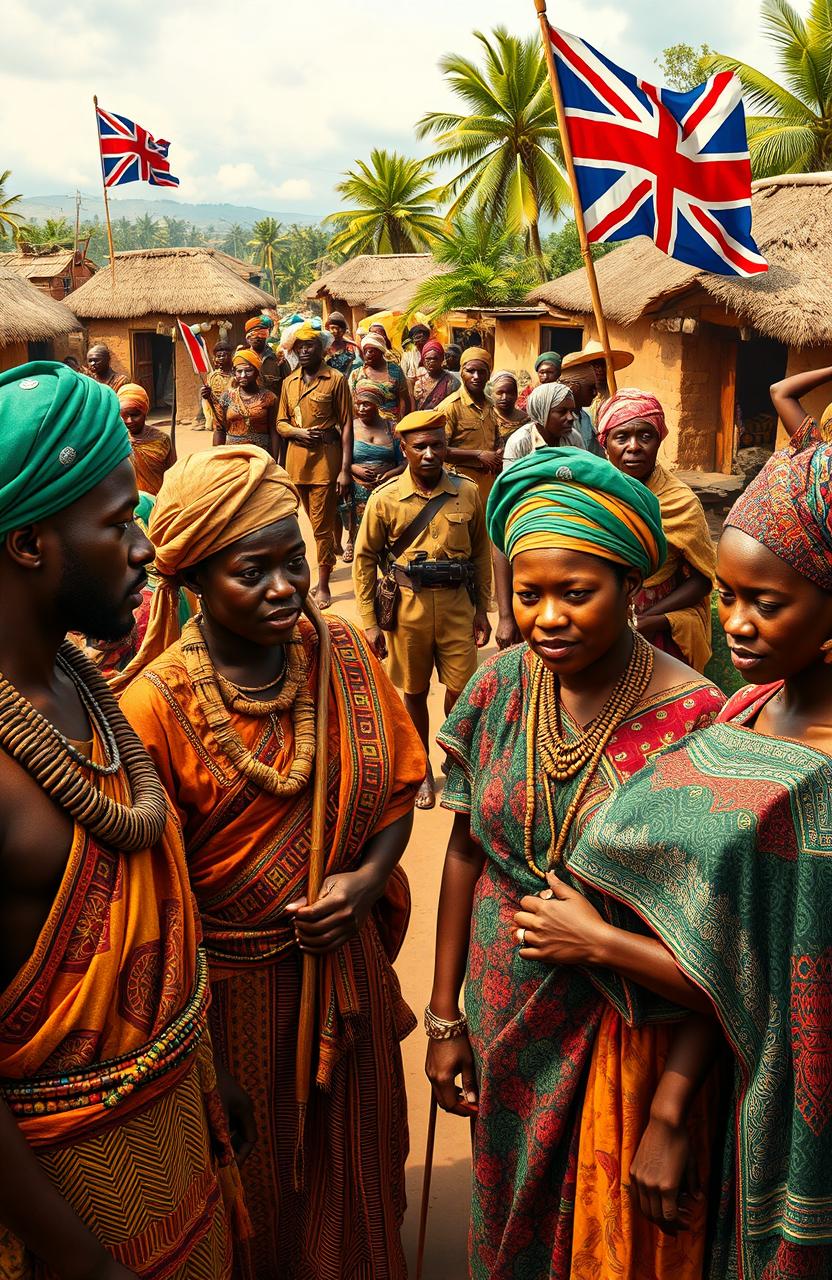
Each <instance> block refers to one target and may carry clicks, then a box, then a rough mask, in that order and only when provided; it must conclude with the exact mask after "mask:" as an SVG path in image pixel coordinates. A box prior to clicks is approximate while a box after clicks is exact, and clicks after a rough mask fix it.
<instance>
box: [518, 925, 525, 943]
mask: <svg viewBox="0 0 832 1280" xmlns="http://www.w3.org/2000/svg"><path fill="white" fill-rule="evenodd" d="M517 941H518V943H519V945H520V946H521V947H525V945H526V930H525V929H518V930H517Z"/></svg>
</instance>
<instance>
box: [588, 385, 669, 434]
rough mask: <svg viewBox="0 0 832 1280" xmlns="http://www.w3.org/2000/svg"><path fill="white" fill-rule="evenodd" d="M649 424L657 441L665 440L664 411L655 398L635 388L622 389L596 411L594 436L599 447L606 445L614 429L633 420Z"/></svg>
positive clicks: (665, 424)
mask: <svg viewBox="0 0 832 1280" xmlns="http://www.w3.org/2000/svg"><path fill="white" fill-rule="evenodd" d="M636 418H637V419H638V420H639V421H640V422H650V423H652V424H653V426H654V427H655V428H656V430H657V431H658V433H659V440H665V439H667V423H666V422H665V418H664V409H663V408H662V406H661V405H660V404H659V402H658V400H657V399H656V397H655V396H651V395H650V393H649V391H639V390H638V389H637V388H636V387H624V388H623V390H621V391H619V392H618V393H617V395H614V396H611V397H610V399H609V400H607V401H605V402H604V404H602V405H601V408H600V409H599V410H598V421H597V422H596V424H595V434H596V435H597V437H598V441H599V443H600V444H601V445H604V444H605V443H606V439H607V436H608V435H609V434H610V432H611V431H615V429H616V427H623V426H624V425H625V423H627V422H633V421H634V420H635V419H636Z"/></svg>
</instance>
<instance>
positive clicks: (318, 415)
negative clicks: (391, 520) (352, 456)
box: [277, 364, 352, 484]
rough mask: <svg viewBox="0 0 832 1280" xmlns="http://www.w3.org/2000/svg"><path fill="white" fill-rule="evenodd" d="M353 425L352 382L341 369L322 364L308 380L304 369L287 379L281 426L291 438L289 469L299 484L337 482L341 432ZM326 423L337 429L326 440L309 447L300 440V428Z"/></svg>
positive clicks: (279, 410)
mask: <svg viewBox="0 0 832 1280" xmlns="http://www.w3.org/2000/svg"><path fill="white" fill-rule="evenodd" d="M351 425H352V396H351V394H350V388H349V383H348V382H347V380H346V378H345V377H344V375H343V374H341V373H339V372H338V370H337V369H331V368H330V367H329V365H328V364H322V365H321V367H320V369H319V370H318V372H317V373H316V374H315V377H314V378H312V379H311V381H309V382H306V381H305V379H304V376H303V370H302V369H295V371H294V373H290V374H289V376H288V378H286V379H285V380H284V382H283V389H282V390H281V392H280V407H279V409H278V411H277V429H278V431H279V432H280V434H281V435H282V436H284V437H285V439H287V440H288V441H289V446H288V448H287V450H286V470H287V471H288V472H289V475H290V477H291V478H292V480H294V482H295V484H333V483H334V482H335V481H336V480H337V479H338V475H339V473H340V471H341V433H342V431H343V430H344V428H345V427H348V426H351ZM310 427H323V428H325V429H328V430H330V431H334V432H335V433H336V435H337V438H335V437H333V438H332V439H330V440H327V441H325V442H324V443H323V444H319V445H315V446H314V447H312V448H307V446H306V445H303V444H298V443H296V441H295V439H294V437H295V436H296V434H297V431H298V428H303V430H308V429H309V428H310Z"/></svg>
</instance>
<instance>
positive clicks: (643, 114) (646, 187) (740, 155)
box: [549, 27, 768, 276]
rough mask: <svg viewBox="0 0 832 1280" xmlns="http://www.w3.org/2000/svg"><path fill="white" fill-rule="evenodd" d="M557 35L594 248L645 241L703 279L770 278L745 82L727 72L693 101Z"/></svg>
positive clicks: (715, 77)
mask: <svg viewBox="0 0 832 1280" xmlns="http://www.w3.org/2000/svg"><path fill="white" fill-rule="evenodd" d="M549 31H550V38H551V42H552V50H553V53H554V57H555V66H556V68H557V73H558V80H559V82H560V88H561V94H562V96H563V105H564V111H565V115H566V122H567V129H568V131H569V141H570V144H571V148H572V154H573V158H574V161H575V172H576V177H577V182H578V192H579V195H580V200H581V205H582V208H583V211H584V219H585V222H586V230H587V236H588V238H589V240H591V241H601V240H629V239H631V237H633V236H640V235H645V236H649V237H650V238H651V239H652V240H654V241H655V243H656V244H657V245H658V247H659V248H660V249H661V250H662V252H663V253H666V254H669V255H670V257H672V258H678V259H679V260H680V261H681V262H687V263H689V264H690V265H691V266H693V267H700V268H701V269H702V270H704V271H713V272H715V273H717V274H719V275H739V276H752V275H756V274H757V273H758V272H761V271H766V270H768V264H767V263H766V260H765V258H763V257H762V256H761V255H760V252H759V250H758V249H757V246H756V244H755V243H754V240H753V239H752V236H751V164H750V161H749V158H748V139H747V135H746V131H745V112H744V110H743V105H742V88H741V85H740V82H739V80H738V79H737V77H736V76H735V75H733V74H732V73H731V72H719V73H717V74H716V75H713V76H711V77H710V79H709V80H706V81H705V83H704V84H701V85H698V86H697V88H695V89H691V90H690V92H688V93H676V92H673V91H671V90H669V89H657V88H655V87H654V86H653V85H651V84H648V83H647V82H646V81H644V80H639V79H638V77H636V76H634V75H631V73H630V72H629V71H624V70H623V69H622V68H621V67H617V66H616V65H615V63H614V62H610V60H609V59H608V58H605V57H604V55H603V54H602V53H599V52H598V50H597V49H593V47H592V45H590V44H587V43H586V41H585V40H581V39H579V38H578V37H577V36H573V35H570V34H569V33H568V32H566V31H559V30H556V29H555V28H553V27H550V28H549Z"/></svg>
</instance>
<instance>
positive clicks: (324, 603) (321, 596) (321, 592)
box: [310, 583, 332, 613]
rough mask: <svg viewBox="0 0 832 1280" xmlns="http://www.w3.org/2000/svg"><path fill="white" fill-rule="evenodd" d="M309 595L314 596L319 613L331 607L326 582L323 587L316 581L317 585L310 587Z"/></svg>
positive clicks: (330, 598) (330, 597)
mask: <svg viewBox="0 0 832 1280" xmlns="http://www.w3.org/2000/svg"><path fill="white" fill-rule="evenodd" d="M310 595H312V596H314V598H315V604H316V605H317V606H318V608H319V609H320V611H321V613H323V612H324V610H325V609H331V608H332V596H331V595H330V592H329V585H328V584H327V586H325V587H323V586H321V584H320V583H318V585H317V587H313V588H312V590H311V592H310Z"/></svg>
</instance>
